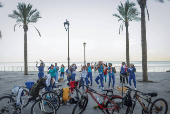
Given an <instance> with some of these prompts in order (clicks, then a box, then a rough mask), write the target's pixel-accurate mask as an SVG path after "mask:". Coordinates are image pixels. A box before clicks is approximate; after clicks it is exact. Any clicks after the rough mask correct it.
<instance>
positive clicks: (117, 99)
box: [106, 97, 127, 114]
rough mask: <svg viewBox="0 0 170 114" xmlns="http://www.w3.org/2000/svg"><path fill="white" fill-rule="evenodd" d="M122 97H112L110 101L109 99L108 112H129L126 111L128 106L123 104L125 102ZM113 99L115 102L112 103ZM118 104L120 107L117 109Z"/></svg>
mask: <svg viewBox="0 0 170 114" xmlns="http://www.w3.org/2000/svg"><path fill="white" fill-rule="evenodd" d="M122 99H123V98H122V97H112V98H111V99H110V101H109V100H108V101H107V102H106V108H107V109H106V112H107V113H108V114H115V113H120V114H127V113H126V110H127V107H126V106H125V105H123V102H122ZM111 101H113V102H114V103H115V104H114V103H112V102H111ZM116 106H117V107H118V109H115V108H116Z"/></svg>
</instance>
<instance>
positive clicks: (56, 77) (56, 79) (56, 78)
mask: <svg viewBox="0 0 170 114" xmlns="http://www.w3.org/2000/svg"><path fill="white" fill-rule="evenodd" d="M55 74H56V76H54V78H55V81H56V82H58V72H55Z"/></svg>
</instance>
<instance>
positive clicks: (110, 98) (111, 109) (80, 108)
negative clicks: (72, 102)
mask: <svg viewBox="0 0 170 114" xmlns="http://www.w3.org/2000/svg"><path fill="white" fill-rule="evenodd" d="M84 86H85V87H86V91H85V93H84V94H83V95H82V98H81V100H80V101H79V102H78V103H77V104H76V106H75V107H74V109H73V111H72V114H81V113H83V112H84V110H85V109H86V107H87V104H88V94H90V96H91V97H92V98H93V100H94V101H95V102H96V103H97V104H98V108H99V109H101V110H102V112H103V113H105V112H104V110H106V112H107V113H108V114H113V113H116V112H118V113H119V112H120V113H121V110H123V108H124V105H123V102H122V99H123V97H121V96H118V95H107V93H108V92H112V91H113V90H103V91H106V92H107V93H106V94H103V95H102V94H100V93H97V91H95V90H93V89H92V88H90V87H89V86H87V85H84ZM93 94H97V95H99V96H101V97H103V101H102V102H100V101H99V100H98V99H97V98H95V96H94V95H93ZM124 110H125V108H124ZM123 112H124V111H123Z"/></svg>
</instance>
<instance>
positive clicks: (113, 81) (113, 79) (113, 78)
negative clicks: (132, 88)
mask: <svg viewBox="0 0 170 114" xmlns="http://www.w3.org/2000/svg"><path fill="white" fill-rule="evenodd" d="M111 78H112V83H113V85H112V87H114V85H115V76H114V75H112V76H109V86H110V82H111Z"/></svg>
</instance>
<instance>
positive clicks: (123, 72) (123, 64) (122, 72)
mask: <svg viewBox="0 0 170 114" xmlns="http://www.w3.org/2000/svg"><path fill="white" fill-rule="evenodd" d="M120 73H121V74H122V75H123V76H125V78H126V82H127V84H128V76H127V66H126V64H125V62H122V66H121V71H120ZM122 81H123V83H125V79H124V78H123V80H122V78H121V77H120V83H121V82H122Z"/></svg>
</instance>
